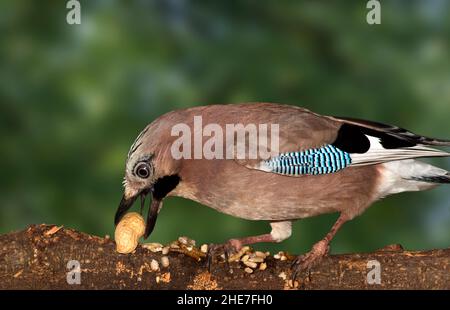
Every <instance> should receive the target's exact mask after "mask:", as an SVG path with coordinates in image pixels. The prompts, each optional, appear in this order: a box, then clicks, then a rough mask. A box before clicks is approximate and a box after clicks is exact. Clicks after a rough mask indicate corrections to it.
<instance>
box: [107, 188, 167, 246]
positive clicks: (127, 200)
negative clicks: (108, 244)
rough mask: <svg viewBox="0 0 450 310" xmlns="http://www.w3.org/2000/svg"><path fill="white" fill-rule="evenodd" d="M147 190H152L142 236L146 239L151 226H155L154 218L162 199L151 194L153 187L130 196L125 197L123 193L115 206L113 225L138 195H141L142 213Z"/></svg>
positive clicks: (151, 229)
mask: <svg viewBox="0 0 450 310" xmlns="http://www.w3.org/2000/svg"><path fill="white" fill-rule="evenodd" d="M149 192H152V202H151V203H150V207H149V210H148V213H147V221H146V225H145V233H144V238H145V239H146V238H147V237H148V236H149V235H150V234H151V233H152V231H153V228H154V227H155V223H156V218H157V217H158V212H159V209H160V207H161V203H162V199H157V198H155V196H154V195H153V188H150V189H147V190H144V191H141V192H140V193H138V194H135V195H134V196H131V197H127V196H126V195H125V194H124V195H123V197H122V200H121V201H120V204H119V207H118V208H117V211H116V216H115V218H114V223H115V225H117V224H118V223H119V222H120V220H121V219H122V217H123V215H124V214H125V213H126V212H127V211H128V210H129V209H130V208H131V206H132V205H133V203H134V202H135V201H136V199H137V197H138V196H140V197H141V214H142V211H143V208H144V204H145V197H146V196H147V194H148V193H149Z"/></svg>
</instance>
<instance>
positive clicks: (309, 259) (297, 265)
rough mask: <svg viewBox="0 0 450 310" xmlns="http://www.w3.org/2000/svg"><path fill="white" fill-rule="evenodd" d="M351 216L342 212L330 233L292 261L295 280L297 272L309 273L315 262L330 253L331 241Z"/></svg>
mask: <svg viewBox="0 0 450 310" xmlns="http://www.w3.org/2000/svg"><path fill="white" fill-rule="evenodd" d="M348 220H349V218H348V217H347V216H346V215H345V214H342V213H341V215H340V216H339V218H338V219H337V221H336V222H335V223H334V225H333V227H331V230H330V231H329V232H328V234H327V235H326V236H325V238H323V239H322V240H320V241H319V242H317V243H316V244H314V245H313V247H312V249H311V251H309V252H308V253H306V254H304V255H300V256H298V257H297V258H296V259H295V260H294V262H293V263H292V269H293V274H292V278H293V279H294V280H295V278H296V277H297V274H298V273H300V272H302V271H305V272H306V273H309V271H310V269H311V267H313V266H314V265H315V264H317V263H318V262H319V261H320V260H321V259H322V258H323V257H324V256H325V255H327V254H328V252H329V250H330V246H329V244H330V241H331V240H332V239H333V237H334V236H335V235H336V233H337V231H338V230H339V228H341V226H342V225H343V224H344V223H345V222H347V221H348Z"/></svg>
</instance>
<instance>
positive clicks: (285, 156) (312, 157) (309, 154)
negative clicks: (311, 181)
mask: <svg viewBox="0 0 450 310" xmlns="http://www.w3.org/2000/svg"><path fill="white" fill-rule="evenodd" d="M351 163H352V159H351V157H350V154H349V153H347V152H344V151H341V150H340V149H338V148H337V147H335V146H333V145H325V146H322V147H320V148H316V149H308V150H305V151H302V152H289V153H282V154H280V155H279V156H277V157H273V158H271V159H269V160H265V161H263V162H262V165H261V166H262V167H261V168H263V170H266V171H270V172H275V173H280V174H285V175H304V174H312V175H317V174H328V173H333V172H336V171H339V170H341V169H344V168H345V167H347V166H349V165H350V164H351Z"/></svg>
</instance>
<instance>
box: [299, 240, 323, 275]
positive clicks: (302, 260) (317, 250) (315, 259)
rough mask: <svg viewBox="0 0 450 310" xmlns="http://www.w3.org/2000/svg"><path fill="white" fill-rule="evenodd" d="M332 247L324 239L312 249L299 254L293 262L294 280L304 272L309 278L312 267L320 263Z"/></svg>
mask: <svg viewBox="0 0 450 310" xmlns="http://www.w3.org/2000/svg"><path fill="white" fill-rule="evenodd" d="M329 250H330V247H329V246H328V243H326V242H325V241H324V240H321V241H319V242H318V243H316V244H315V245H314V246H313V248H312V249H311V251H309V252H308V253H306V254H304V255H299V256H297V258H296V259H294V261H293V262H292V264H291V270H292V277H291V278H292V281H295V280H296V278H297V276H298V275H299V274H304V275H305V277H304V278H306V279H309V276H310V273H311V269H312V268H313V267H314V266H316V265H317V264H319V263H320V261H321V260H322V258H323V257H324V256H326V255H327V254H328V252H329Z"/></svg>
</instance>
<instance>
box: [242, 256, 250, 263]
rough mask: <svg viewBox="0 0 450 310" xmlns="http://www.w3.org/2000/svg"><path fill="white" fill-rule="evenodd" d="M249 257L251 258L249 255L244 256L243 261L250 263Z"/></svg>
mask: <svg viewBox="0 0 450 310" xmlns="http://www.w3.org/2000/svg"><path fill="white" fill-rule="evenodd" d="M249 257H250V256H249V255H248V254H245V255H244V256H242V258H241V261H242V262H246V261H248V259H249Z"/></svg>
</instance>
